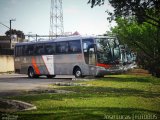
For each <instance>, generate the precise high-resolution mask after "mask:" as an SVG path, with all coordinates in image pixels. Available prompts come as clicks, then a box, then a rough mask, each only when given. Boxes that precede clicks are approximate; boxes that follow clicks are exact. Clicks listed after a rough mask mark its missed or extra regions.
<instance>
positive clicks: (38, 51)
mask: <svg viewBox="0 0 160 120" xmlns="http://www.w3.org/2000/svg"><path fill="white" fill-rule="evenodd" d="M35 53H36V55H42V54H44V47H43V44H38V45H37V46H36V48H35Z"/></svg>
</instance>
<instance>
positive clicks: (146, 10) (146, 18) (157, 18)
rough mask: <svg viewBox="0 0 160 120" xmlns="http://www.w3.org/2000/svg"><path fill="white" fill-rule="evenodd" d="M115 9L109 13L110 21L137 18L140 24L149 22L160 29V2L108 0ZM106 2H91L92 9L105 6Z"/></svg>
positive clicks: (103, 0) (158, 0)
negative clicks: (120, 18)
mask: <svg viewBox="0 0 160 120" xmlns="http://www.w3.org/2000/svg"><path fill="white" fill-rule="evenodd" d="M108 1H109V3H110V4H111V6H112V7H113V8H114V12H109V11H108V14H109V15H110V17H109V18H108V19H109V20H110V21H111V20H112V19H113V18H117V17H123V18H126V19H130V18H132V17H134V18H136V21H137V22H138V23H140V24H141V23H143V22H147V23H150V24H152V25H154V26H157V27H159V28H160V0H108ZM104 2H105V0H89V1H88V3H90V4H91V7H94V6H97V5H102V4H104Z"/></svg>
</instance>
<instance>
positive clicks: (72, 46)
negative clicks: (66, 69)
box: [69, 40, 81, 53]
mask: <svg viewBox="0 0 160 120" xmlns="http://www.w3.org/2000/svg"><path fill="white" fill-rule="evenodd" d="M69 52H70V53H80V52H81V44H80V40H74V41H70V42H69Z"/></svg>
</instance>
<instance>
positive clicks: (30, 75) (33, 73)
mask: <svg viewBox="0 0 160 120" xmlns="http://www.w3.org/2000/svg"><path fill="white" fill-rule="evenodd" d="M28 77H29V78H34V77H35V72H34V70H33V68H29V69H28Z"/></svg>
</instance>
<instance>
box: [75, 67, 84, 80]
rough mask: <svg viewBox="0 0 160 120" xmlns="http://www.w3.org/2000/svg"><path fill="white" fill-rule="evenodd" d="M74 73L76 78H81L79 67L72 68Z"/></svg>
mask: <svg viewBox="0 0 160 120" xmlns="http://www.w3.org/2000/svg"><path fill="white" fill-rule="evenodd" d="M74 75H75V77H76V78H81V77H82V71H81V69H80V68H79V67H77V68H76V69H75V70H74Z"/></svg>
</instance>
